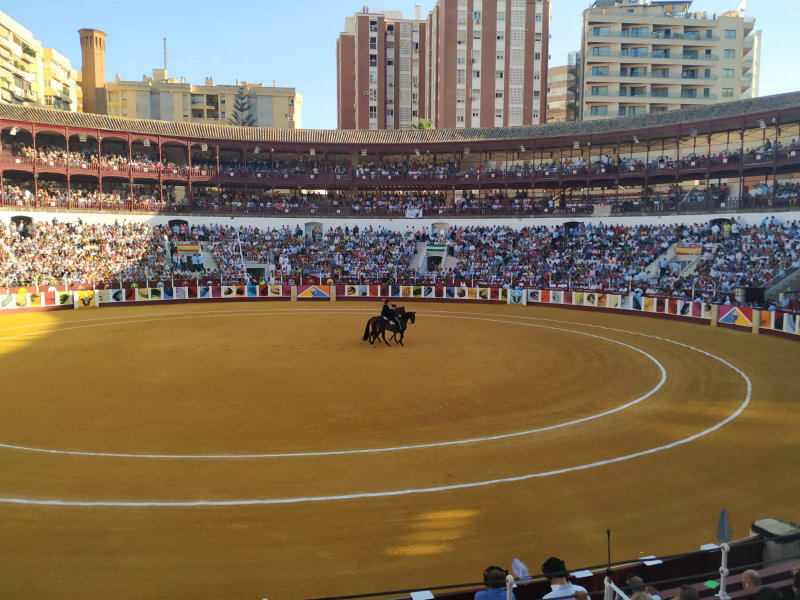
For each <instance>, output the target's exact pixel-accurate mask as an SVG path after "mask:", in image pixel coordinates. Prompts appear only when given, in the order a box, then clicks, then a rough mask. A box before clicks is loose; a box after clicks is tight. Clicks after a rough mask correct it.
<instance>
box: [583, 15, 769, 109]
mask: <svg viewBox="0 0 800 600" xmlns="http://www.w3.org/2000/svg"><path fill="white" fill-rule="evenodd" d="M691 5H692V2H691V1H689V0H596V1H595V2H594V4H593V5H592V7H591V8H588V9H587V10H585V11H584V13H583V43H582V55H583V57H584V60H583V72H582V90H581V104H580V118H582V119H584V120H591V119H602V118H606V117H616V116H621V115H638V114H645V113H651V112H660V111H666V110H675V109H681V108H691V107H693V106H704V105H708V104H715V103H717V102H728V101H733V100H741V99H746V98H755V97H757V96H758V71H759V58H760V43H761V32H760V31H758V30H756V29H755V20H754V19H749V18H746V17H745V16H744V14H743V11H738V10H736V11H729V12H725V13H722V14H714V13H708V12H692V11H691Z"/></svg>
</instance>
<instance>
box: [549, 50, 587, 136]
mask: <svg viewBox="0 0 800 600" xmlns="http://www.w3.org/2000/svg"><path fill="white" fill-rule="evenodd" d="M580 68H581V67H580V53H579V52H570V53H569V61H568V64H566V65H562V66H560V67H548V69H547V122H548V123H561V122H563V121H575V120H576V119H577V118H578V103H579V102H580V100H579V98H580V93H579V87H578V86H579V84H578V79H579V78H578V73H579V71H580Z"/></svg>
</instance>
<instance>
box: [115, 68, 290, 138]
mask: <svg viewBox="0 0 800 600" xmlns="http://www.w3.org/2000/svg"><path fill="white" fill-rule="evenodd" d="M240 88H243V89H244V90H245V91H246V93H247V96H248V98H249V100H250V109H251V112H252V114H253V116H255V117H256V123H255V125H256V126H258V127H276V128H279V129H300V127H301V115H302V106H303V96H302V95H301V94H298V93H297V91H296V90H295V88H286V87H276V86H275V83H274V82H273V85H272V87H265V86H263V85H262V84H260V83H252V82H245V81H242V82H239V81H237V82H236V84H235V85H216V84H215V83H214V80H213V79H212V78H210V77H207V78H206V80H205V83H204V84H203V85H192V84H190V83H187V82H186V80H185V78H183V77H181V78H180V80H179V79H176V78H174V77H169V76H168V74H167V71H166V70H165V69H153V74H152V76H144V77H143V78H142V81H121V80H120V77H119V75H117V77H116V78H115V80H114V81H108V82H106V86H105V89H106V95H107V98H108V114H109V115H114V116H122V117H131V118H136V119H158V120H161V121H183V122H186V123H216V124H222V125H224V124H227V123H228V119H230V118H231V116H232V115H233V108H234V99H235V98H236V94H237V93H238V92H239V89H240Z"/></svg>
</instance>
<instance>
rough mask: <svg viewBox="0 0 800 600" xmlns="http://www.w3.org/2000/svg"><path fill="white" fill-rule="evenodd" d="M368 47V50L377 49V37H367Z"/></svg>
mask: <svg viewBox="0 0 800 600" xmlns="http://www.w3.org/2000/svg"><path fill="white" fill-rule="evenodd" d="M369 49H370V50H377V49H378V38H376V37H371V38H369Z"/></svg>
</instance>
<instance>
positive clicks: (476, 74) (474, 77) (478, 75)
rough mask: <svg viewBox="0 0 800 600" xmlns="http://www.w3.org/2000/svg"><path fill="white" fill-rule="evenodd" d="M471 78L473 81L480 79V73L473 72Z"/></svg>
mask: <svg viewBox="0 0 800 600" xmlns="http://www.w3.org/2000/svg"><path fill="white" fill-rule="evenodd" d="M472 78H473V79H480V78H481V72H480V71H473V72H472Z"/></svg>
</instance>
